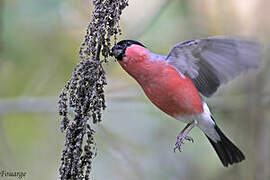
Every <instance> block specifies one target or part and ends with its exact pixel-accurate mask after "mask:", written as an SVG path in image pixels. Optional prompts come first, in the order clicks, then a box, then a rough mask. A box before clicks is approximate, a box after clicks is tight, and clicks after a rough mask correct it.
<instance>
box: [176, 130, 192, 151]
mask: <svg viewBox="0 0 270 180" xmlns="http://www.w3.org/2000/svg"><path fill="white" fill-rule="evenodd" d="M184 140H187V141H190V142H192V143H193V142H194V140H193V138H192V137H189V136H187V135H185V134H182V133H179V135H178V136H177V140H176V143H175V147H174V149H173V151H174V152H176V150H178V151H179V152H182V149H181V146H182V144H184Z"/></svg>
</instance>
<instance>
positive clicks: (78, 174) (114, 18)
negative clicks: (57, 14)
mask: <svg viewBox="0 0 270 180" xmlns="http://www.w3.org/2000/svg"><path fill="white" fill-rule="evenodd" d="M93 4H94V6H95V8H94V11H93V13H92V18H91V21H90V22H89V24H88V27H87V30H86V35H85V39H84V42H83V43H82V45H81V47H80V50H79V57H80V59H81V61H80V62H79V63H78V64H77V66H76V67H75V69H74V71H73V74H72V77H71V78H70V80H69V81H68V82H67V84H66V85H65V87H64V88H63V90H62V92H61V94H60V96H59V114H60V116H61V117H62V122H61V130H62V131H63V132H65V133H66V142H65V149H64V150H63V152H62V157H61V165H60V169H59V171H60V178H61V179H89V175H90V171H91V168H92V159H93V158H94V157H95V155H96V146H95V141H94V130H93V129H92V128H91V124H95V123H97V122H100V121H101V114H102V110H104V109H105V108H106V105H105V95H104V86H105V85H106V76H105V71H104V69H103V66H102V65H103V63H106V62H107V58H108V56H109V53H110V48H111V39H112V38H114V39H116V35H117V34H119V33H120V32H121V31H120V27H119V20H120V15H121V14H122V10H123V9H124V8H125V7H126V6H127V5H128V1H127V0H118V1H114V0H93ZM71 109H72V110H73V112H74V114H70V113H69V112H70V110H71ZM90 119H91V120H92V122H91V121H90Z"/></svg>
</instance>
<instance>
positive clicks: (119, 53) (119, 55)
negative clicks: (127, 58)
mask: <svg viewBox="0 0 270 180" xmlns="http://www.w3.org/2000/svg"><path fill="white" fill-rule="evenodd" d="M124 54H125V52H124V49H123V48H122V46H120V45H118V44H116V45H115V46H113V48H112V50H111V53H110V56H114V57H115V58H116V59H117V60H118V61H121V60H122V59H123V56H124Z"/></svg>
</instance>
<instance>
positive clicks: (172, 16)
mask: <svg viewBox="0 0 270 180" xmlns="http://www.w3.org/2000/svg"><path fill="white" fill-rule="evenodd" d="M91 8H92V4H91V3H90V1H89V0H76V1H72V0H57V1H55V0H46V1H44V0H0V170H6V171H18V170H19V171H25V172H27V175H26V177H25V178H24V179H30V180H35V179H41V180H43V179H44V180H47V179H57V178H58V168H59V165H60V154H61V151H62V149H63V148H64V134H62V133H60V130H59V126H60V121H59V117H58V115H57V96H58V95H59V93H60V91H61V88H62V87H63V86H64V84H65V83H66V81H67V80H68V79H69V78H70V76H71V73H72V71H73V68H74V66H75V64H76V62H77V61H78V60H79V58H78V50H79V46H80V43H81V41H82V40H83V37H84V33H85V29H86V27H87V22H88V19H89V18H90V9H91ZM269 9H270V1H267V0H237V1H235V0H227V1H218V0H200V1H198V0H169V1H166V0H151V1H150V0H130V6H129V7H127V9H125V10H124V13H123V15H122V18H121V26H122V30H123V34H122V36H121V37H119V39H137V40H140V41H141V42H143V43H144V44H145V45H146V46H148V47H151V48H150V49H151V50H152V51H153V52H156V53H160V54H168V52H169V50H170V49H171V48H172V46H173V45H175V44H176V43H178V42H180V41H184V40H190V39H196V38H202V37H207V36H215V35H229V36H240V37H248V38H252V39H257V40H259V41H260V42H261V44H262V47H263V57H264V60H263V63H262V65H261V68H260V70H259V71H258V72H250V73H248V74H245V75H242V76H240V77H238V78H237V79H236V80H234V81H232V82H230V83H228V84H227V85H225V86H223V87H222V88H220V89H219V91H218V92H217V93H216V94H215V96H214V97H213V98H211V99H207V101H208V102H209V104H210V108H211V109H212V112H213V113H214V115H215V119H216V121H217V123H218V124H219V126H220V127H221V128H222V129H223V131H224V133H225V134H227V136H228V137H230V139H232V140H233V141H234V142H235V143H236V145H237V146H238V147H239V148H240V149H242V150H243V152H244V153H245V155H246V160H245V161H244V162H242V163H240V164H236V165H234V166H231V167H229V168H224V167H223V166H222V165H221V163H220V161H219V159H218V157H217V155H216V154H215V152H214V150H213V149H212V147H211V145H210V143H209V142H208V141H207V139H206V138H205V136H204V135H203V133H202V132H201V131H200V130H199V129H198V128H195V129H193V130H192V132H191V134H190V135H191V136H192V137H193V138H194V140H195V143H186V144H185V145H184V151H183V152H182V153H173V147H174V143H175V140H176V136H177V134H178V132H179V131H180V130H181V129H182V128H183V127H184V124H183V123H181V122H178V121H176V120H174V119H172V118H170V117H168V116H167V115H165V114H164V113H162V112H161V111H160V110H158V109H157V108H156V107H154V106H153V105H152V104H151V103H150V102H149V100H148V99H146V97H145V95H144V94H143V92H142V90H141V88H140V87H139V86H138V85H137V84H136V82H135V81H134V80H133V79H131V78H130V77H129V76H128V75H127V74H126V73H125V72H124V71H123V70H122V69H121V68H120V66H119V65H118V64H117V63H116V62H114V61H113V60H111V61H110V62H109V63H108V65H106V67H105V68H106V71H107V79H108V86H107V87H106V97H107V106H108V107H107V110H106V111H105V112H104V116H103V122H102V123H101V124H100V125H98V126H97V127H96V128H95V129H96V141H97V147H98V156H97V157H96V158H95V160H94V164H93V179H95V180H105V179H106V180H107V179H109V180H137V179H140V180H141V179H156V180H164V179H169V180H197V179H202V180H206V179H207V180H214V179H222V180H223V179H226V180H239V179H243V180H253V179H256V180H269V179H270V141H269V139H270V130H269V128H270V120H269V117H270V111H269V110H270V108H269V107H270V80H269V78H270V72H269V68H270V63H269V58H270V39H269V38H270V21H269V17H270V12H269ZM0 179H4V178H1V177H0ZM10 179H11V178H10Z"/></svg>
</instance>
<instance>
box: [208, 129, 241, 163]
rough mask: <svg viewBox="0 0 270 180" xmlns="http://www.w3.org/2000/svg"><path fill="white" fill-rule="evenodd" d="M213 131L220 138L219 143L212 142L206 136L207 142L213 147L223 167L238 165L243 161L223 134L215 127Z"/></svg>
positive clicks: (238, 152)
mask: <svg viewBox="0 0 270 180" xmlns="http://www.w3.org/2000/svg"><path fill="white" fill-rule="evenodd" d="M215 129H216V131H217V133H218V135H219V136H220V141H218V142H214V141H213V140H212V139H210V138H209V137H208V136H207V135H206V136H207V138H208V140H209V141H210V143H211V144H212V146H213V147H214V149H215V151H216V153H217V154H218V157H219V159H220V160H221V162H222V164H223V166H225V167H227V166H228V164H233V163H238V162H241V161H242V160H244V159H245V156H244V154H243V153H242V152H241V151H240V150H239V149H238V148H237V147H236V146H235V145H234V144H233V143H232V142H231V141H230V140H229V139H228V138H227V137H226V136H225V135H224V134H223V132H222V131H221V130H220V129H219V128H218V127H217V125H215Z"/></svg>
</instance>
